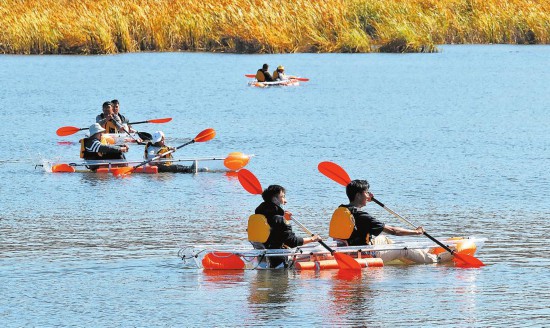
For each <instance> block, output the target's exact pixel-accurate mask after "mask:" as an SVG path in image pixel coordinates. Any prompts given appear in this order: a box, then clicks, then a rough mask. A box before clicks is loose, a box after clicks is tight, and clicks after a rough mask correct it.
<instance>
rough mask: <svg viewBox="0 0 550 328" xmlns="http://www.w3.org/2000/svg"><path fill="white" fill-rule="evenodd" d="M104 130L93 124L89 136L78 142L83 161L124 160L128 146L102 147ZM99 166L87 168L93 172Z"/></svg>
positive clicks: (97, 124)
mask: <svg viewBox="0 0 550 328" xmlns="http://www.w3.org/2000/svg"><path fill="white" fill-rule="evenodd" d="M103 132H105V129H104V128H103V127H102V126H101V125H99V123H94V124H92V125H91V126H90V136H89V137H88V138H84V139H81V140H80V157H81V158H83V159H85V160H106V159H125V157H124V153H126V152H128V146H127V145H122V146H115V145H104V144H102V143H101V137H102V134H103ZM98 167H99V166H98V165H93V166H89V167H88V168H89V169H91V170H93V171H95V170H97V168H98Z"/></svg>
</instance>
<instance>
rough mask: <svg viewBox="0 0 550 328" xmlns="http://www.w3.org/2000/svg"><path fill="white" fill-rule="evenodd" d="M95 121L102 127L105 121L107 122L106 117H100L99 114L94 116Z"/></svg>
mask: <svg viewBox="0 0 550 328" xmlns="http://www.w3.org/2000/svg"><path fill="white" fill-rule="evenodd" d="M95 122H96V123H98V124H99V125H101V126H102V127H105V123H107V119H106V118H101V115H97V116H96V118H95Z"/></svg>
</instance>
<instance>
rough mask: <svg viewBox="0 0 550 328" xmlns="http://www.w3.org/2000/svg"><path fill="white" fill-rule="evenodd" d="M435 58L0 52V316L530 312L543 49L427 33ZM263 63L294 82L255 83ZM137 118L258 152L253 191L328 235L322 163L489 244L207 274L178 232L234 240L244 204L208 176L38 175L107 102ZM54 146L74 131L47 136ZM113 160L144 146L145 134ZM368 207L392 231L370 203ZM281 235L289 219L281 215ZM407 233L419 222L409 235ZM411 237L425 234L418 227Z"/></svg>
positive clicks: (231, 318)
mask: <svg viewBox="0 0 550 328" xmlns="http://www.w3.org/2000/svg"><path fill="white" fill-rule="evenodd" d="M441 49H442V51H441V52H440V53H437V54H407V55H397V54H353V55H352V54H294V55H227V54H198V53H161V54H159V53H143V54H125V55H116V56H0V103H1V106H0V108H1V109H0V140H1V147H0V180H1V181H2V183H0V208H1V211H0V294H1V295H2V296H3V297H2V298H0V323H1V324H2V326H59V325H60V326H111V325H117V326H190V325H201V326H205V325H208V326H242V325H245V326H287V325H291V324H292V325H306V324H308V325H314V326H321V325H324V326H335V325H342V326H361V325H366V326H372V327H379V326H380V327H388V326H392V327H393V326H406V327H408V326H435V325H437V326H441V325H444V326H459V327H470V326H508V325H509V324H510V323H512V324H514V323H516V324H518V325H522V326H524V325H525V326H544V325H547V322H548V316H549V315H550V313H549V311H548V305H549V304H550V302H549V301H550V297H548V293H547V292H546V289H547V288H546V286H547V285H548V283H549V282H550V276H549V275H548V272H549V271H548V269H549V266H550V261H549V260H548V259H549V258H550V252H549V251H548V245H547V244H546V242H545V241H546V233H547V231H549V229H550V224H549V223H548V222H549V221H548V218H549V216H550V201H549V200H548V197H547V194H548V192H549V190H550V175H549V173H548V172H549V171H548V167H550V137H549V135H550V133H549V132H550V115H549V114H548V112H549V110H550V107H549V105H548V104H550V93H549V92H548V85H550V47H548V46H529V47H524V46H443V47H441ZM264 62H267V63H269V64H270V65H271V66H272V67H275V66H277V65H279V64H283V65H284V66H285V67H286V69H287V71H288V73H290V74H295V75H300V76H304V77H308V78H310V79H311V80H310V81H309V82H305V83H302V84H301V85H300V86H298V87H288V88H268V89H257V88H252V87H248V86H247V85H246V82H247V79H246V78H245V77H244V74H246V73H254V72H255V70H256V69H257V68H259V67H260V66H261V64H263V63H264ZM113 98H117V99H119V100H120V101H121V112H122V113H123V114H125V115H126V116H128V117H129V118H130V120H132V121H142V120H147V119H153V118H161V117H172V118H173V121H172V122H170V123H168V124H162V125H160V124H159V125H153V124H149V125H139V126H136V128H138V129H139V130H140V131H145V132H149V133H152V132H154V131H155V130H157V129H161V130H163V131H164V132H165V133H166V135H167V136H168V141H169V143H171V144H172V145H174V146H176V145H179V144H182V143H183V142H185V140H186V138H192V137H194V136H195V135H196V134H197V133H199V132H200V131H202V130H203V129H205V128H208V127H212V128H215V129H216V131H217V136H216V138H215V139H214V140H212V141H210V142H207V143H200V144H198V143H197V144H193V145H189V146H187V147H185V148H182V149H181V150H180V151H178V152H176V154H175V156H176V157H180V158H181V157H191V156H206V155H208V156H224V155H226V154H228V153H229V152H231V151H241V152H245V153H249V154H256V157H254V158H253V159H252V161H251V162H250V164H249V166H248V168H249V169H250V170H251V171H252V172H254V173H255V174H256V175H257V176H258V178H259V179H260V181H261V183H262V185H263V186H264V187H266V186H267V185H269V184H272V183H277V184H281V185H283V186H285V187H286V188H287V196H288V200H289V204H288V206H287V207H288V209H289V210H291V211H292V212H293V213H294V214H295V215H296V216H297V217H298V218H301V219H302V220H301V221H302V222H303V223H304V224H305V225H306V226H307V227H309V228H310V230H313V231H315V232H318V233H320V234H321V235H324V236H326V235H327V232H328V223H329V220H330V215H331V213H332V211H333V210H334V208H335V206H337V205H338V204H340V203H343V202H345V201H346V197H345V193H344V190H343V188H342V187H341V186H340V185H337V184H336V183H334V182H332V181H330V180H328V179H327V178H326V177H324V176H322V175H321V174H320V173H319V172H318V171H317V164H318V163H319V162H321V161H325V160H330V161H334V162H337V163H339V164H340V165H341V166H343V167H344V168H345V169H346V171H347V172H348V173H349V174H350V176H351V177H352V178H364V179H368V180H369V182H370V184H371V190H372V191H373V192H374V194H375V195H376V197H377V198H378V199H380V200H381V201H382V202H384V203H385V204H386V205H387V206H388V207H390V208H392V209H393V210H394V211H396V212H398V213H400V214H401V215H403V216H405V217H407V218H408V219H410V220H411V221H412V222H414V223H416V224H419V225H423V226H424V227H425V228H426V230H427V231H428V232H430V233H431V234H432V235H434V236H436V237H438V238H443V237H451V236H462V235H477V236H482V237H486V238H488V239H489V241H488V242H487V243H486V244H485V246H484V247H483V248H482V249H481V250H479V251H478V253H477V255H476V256H477V257H478V258H479V259H481V260H482V261H483V262H485V263H486V264H487V266H486V267H484V268H483V269H478V270H463V269H457V268H452V267H444V266H443V267H442V266H425V265H417V266H409V267H391V266H387V267H385V268H383V269H373V270H370V271H367V272H365V273H364V274H363V275H362V276H361V277H360V278H349V277H342V276H340V275H339V274H338V273H337V272H321V273H296V272H255V271H251V272H245V273H239V274H229V273H218V274H213V273H205V272H202V271H197V270H196V269H193V268H192V267H191V266H190V265H189V264H185V263H183V262H182V261H181V260H180V259H179V258H178V257H177V252H178V250H179V248H180V247H182V246H183V245H187V244H200V243H206V242H208V243H220V244H222V243H223V244H241V243H244V242H245V239H246V233H245V229H246V218H247V217H248V215H249V214H251V212H252V211H253V209H254V208H255V206H256V205H257V204H258V202H259V199H258V197H256V196H252V195H250V194H248V193H247V192H245V191H243V190H242V188H241V187H240V185H239V183H238V181H237V180H236V179H235V178H234V177H231V176H227V175H224V174H221V173H206V174H197V175H185V174H180V175H158V176H150V175H137V174H136V175H132V176H131V177H130V178H127V179H116V178H114V177H112V176H97V175H93V174H72V175H71V174H51V173H45V172H44V171H43V170H41V168H40V167H38V168H36V169H35V166H34V165H35V164H37V163H40V162H41V160H43V159H50V160H51V159H64V160H69V161H75V160H77V159H78V150H79V148H78V145H77V144H76V143H75V142H77V141H78V139H79V138H81V137H82V136H83V135H82V134H77V135H74V136H70V137H63V138H60V137H58V136H56V135H55V131H56V129H57V128H59V127H61V126H67V125H71V126H78V127H87V126H89V125H90V124H91V123H93V122H94V118H95V116H96V115H97V114H99V112H100V109H101V104H102V102H103V101H106V100H110V99H113ZM59 141H70V142H74V143H73V144H69V145H60V144H58V142H59ZM130 147H131V149H130V152H129V154H128V157H130V158H131V159H138V160H139V159H141V155H142V149H141V147H140V146H137V145H131V146H130ZM367 210H368V211H369V212H371V213H372V214H373V215H375V216H377V217H379V218H380V219H381V220H383V221H385V222H387V223H388V224H391V225H401V223H400V222H399V221H396V219H395V218H392V217H391V216H389V215H388V214H387V213H385V212H384V211H383V210H382V209H380V208H377V207H376V206H375V205H374V204H369V205H368V206H367ZM295 229H297V228H295ZM408 238H413V239H414V240H417V238H416V237H408ZM418 238H420V237H418Z"/></svg>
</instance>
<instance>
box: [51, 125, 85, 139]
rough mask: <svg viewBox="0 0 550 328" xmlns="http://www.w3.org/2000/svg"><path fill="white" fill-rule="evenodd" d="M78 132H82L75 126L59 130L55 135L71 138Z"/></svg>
mask: <svg viewBox="0 0 550 328" xmlns="http://www.w3.org/2000/svg"><path fill="white" fill-rule="evenodd" d="M78 131H80V128H77V127H75V126H64V127H61V128H59V129H57V131H56V132H55V133H56V134H57V135H58V136H60V137H65V136H70V135H72V134H75V133H77V132H78Z"/></svg>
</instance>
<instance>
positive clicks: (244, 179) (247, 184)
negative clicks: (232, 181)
mask: <svg viewBox="0 0 550 328" xmlns="http://www.w3.org/2000/svg"><path fill="white" fill-rule="evenodd" d="M238 178H239V182H240V183H241V186H243V188H244V190H246V191H248V192H249V193H251V194H253V195H261V194H262V185H261V184H260V181H258V178H256V176H254V174H253V173H252V172H250V171H249V170H247V169H242V170H240V171H239V175H238Z"/></svg>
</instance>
